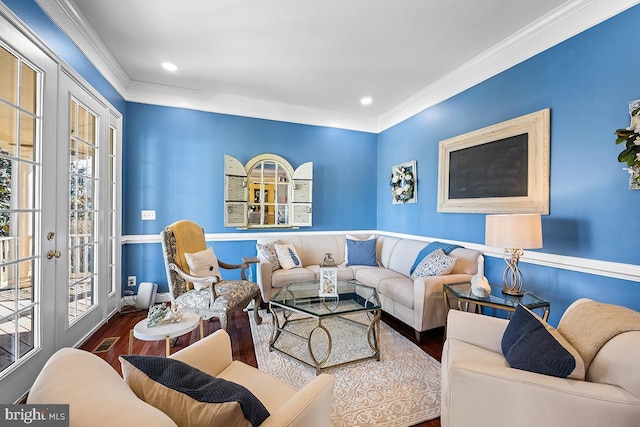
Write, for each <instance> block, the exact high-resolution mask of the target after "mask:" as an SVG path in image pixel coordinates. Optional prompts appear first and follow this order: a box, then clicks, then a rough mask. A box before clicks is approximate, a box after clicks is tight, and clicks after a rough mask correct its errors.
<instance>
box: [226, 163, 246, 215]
mask: <svg viewBox="0 0 640 427" xmlns="http://www.w3.org/2000/svg"><path fill="white" fill-rule="evenodd" d="M248 195H249V191H248V187H247V172H246V170H245V168H244V166H242V163H240V162H239V161H238V160H237V159H236V158H234V157H231V156H228V155H225V156H224V226H225V227H246V226H247V218H248V216H247V207H248V204H247V200H248Z"/></svg>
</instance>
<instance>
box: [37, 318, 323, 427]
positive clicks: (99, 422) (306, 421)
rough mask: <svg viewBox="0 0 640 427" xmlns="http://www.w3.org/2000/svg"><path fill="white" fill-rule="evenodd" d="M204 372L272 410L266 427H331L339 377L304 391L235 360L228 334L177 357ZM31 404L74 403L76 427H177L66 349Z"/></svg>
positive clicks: (102, 366)
mask: <svg viewBox="0 0 640 427" xmlns="http://www.w3.org/2000/svg"><path fill="white" fill-rule="evenodd" d="M170 357H171V358H174V359H177V360H181V361H183V362H185V363H187V364H189V365H191V366H193V367H195V368H197V369H200V370H201V371H204V372H206V373H208V374H209V375H213V376H216V377H219V378H224V379H226V380H228V381H233V382H236V383H238V384H241V385H243V386H244V387H246V388H247V389H249V391H251V392H252V393H253V394H254V395H255V396H256V397H257V398H258V399H259V400H260V401H261V402H262V404H263V405H264V406H265V407H266V408H267V410H268V411H269V413H270V416H269V417H268V418H267V419H266V420H265V421H264V423H262V424H261V425H262V426H264V427H269V426H273V427H275V426H278V427H280V426H290V427H298V426H299V427H309V426H310V427H316V426H317V427H328V426H329V418H330V416H331V406H332V402H333V387H334V378H333V376H331V375H328V374H321V375H318V376H317V377H315V378H314V379H312V380H311V381H310V382H309V383H308V384H307V385H306V386H304V387H303V388H302V389H300V390H295V389H293V388H291V387H289V386H288V385H286V384H284V383H283V382H282V381H280V380H279V379H277V378H275V377H273V376H271V375H269V374H267V373H265V372H262V371H260V370H258V369H256V368H254V367H252V366H249V365H246V364H244V363H242V362H239V361H233V360H232V357H231V340H230V339H229V334H227V332H226V331H224V330H218V331H216V332H214V333H213V334H211V335H209V336H207V337H205V338H204V339H202V340H200V341H198V342H196V343H194V344H192V345H190V346H188V347H186V348H184V349H182V350H180V351H178V352H176V353H174V354H173V355H171V356H170ZM27 403H30V404H38V403H40V404H56V403H58V404H69V411H70V414H69V422H70V426H71V427H76V426H77V427H80V426H95V427H100V426H167V427H169V426H175V425H176V424H175V423H174V422H173V420H172V419H171V418H169V417H168V416H167V415H166V414H165V413H163V412H162V411H161V410H160V409H156V408H155V407H153V406H151V405H149V404H147V403H146V402H144V401H143V400H140V399H139V398H138V397H137V396H136V395H135V394H134V392H133V391H132V390H131V389H130V388H129V386H128V385H127V384H126V383H125V381H124V380H123V379H122V377H121V376H120V375H118V373H117V372H116V370H115V369H113V368H112V367H111V366H110V365H109V364H108V363H107V362H105V361H104V360H103V359H101V358H100V357H98V356H96V355H95V354H92V353H90V352H88V351H84V350H78V349H73V348H63V349H61V350H59V351H57V352H56V353H55V354H54V355H53V356H52V357H51V358H50V359H49V361H48V362H47V363H46V364H45V366H44V368H43V369H42V371H41V372H40V374H39V375H38V377H37V378H36V381H35V382H34V384H33V386H32V387H31V391H30V392H29V397H28V399H27Z"/></svg>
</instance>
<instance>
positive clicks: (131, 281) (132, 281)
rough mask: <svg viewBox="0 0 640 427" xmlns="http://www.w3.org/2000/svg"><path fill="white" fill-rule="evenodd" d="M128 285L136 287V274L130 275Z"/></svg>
mask: <svg viewBox="0 0 640 427" xmlns="http://www.w3.org/2000/svg"><path fill="white" fill-rule="evenodd" d="M127 287H129V288H135V287H136V276H129V277H128V278H127Z"/></svg>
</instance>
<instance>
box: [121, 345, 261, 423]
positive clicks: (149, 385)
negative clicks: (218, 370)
mask: <svg viewBox="0 0 640 427" xmlns="http://www.w3.org/2000/svg"><path fill="white" fill-rule="evenodd" d="M119 359H120V366H121V367H122V376H123V377H124V380H125V382H126V383H127V385H128V386H129V387H130V388H131V390H133V392H134V393H135V394H136V396H138V398H140V399H141V400H144V401H145V402H147V403H148V404H150V405H151V406H154V407H156V408H158V409H159V410H160V411H162V412H164V413H165V414H167V415H168V416H169V417H170V418H171V419H172V420H173V421H174V422H175V423H176V424H178V425H182V426H186V425H188V426H192V427H196V426H203V427H204V426H207V427H210V426H230V425H251V426H258V425H260V424H261V423H262V422H263V421H264V420H265V419H267V417H269V411H268V410H267V409H266V408H265V407H264V405H263V404H262V402H260V400H258V398H257V397H255V396H254V395H253V393H251V392H250V391H249V390H248V389H247V388H246V387H244V386H242V385H240V384H236V383H233V382H231V381H227V380H224V379H222V378H215V377H212V376H210V375H208V374H206V373H204V372H202V371H200V370H199V369H196V368H194V367H192V366H190V365H187V364H186V363H184V362H181V361H179V360H175V359H170V358H166V357H159V356H120V358H119Z"/></svg>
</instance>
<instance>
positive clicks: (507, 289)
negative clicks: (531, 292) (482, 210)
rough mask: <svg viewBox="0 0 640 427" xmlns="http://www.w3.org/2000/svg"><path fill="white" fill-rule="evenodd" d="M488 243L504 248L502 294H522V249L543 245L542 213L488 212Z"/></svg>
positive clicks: (486, 242)
mask: <svg viewBox="0 0 640 427" xmlns="http://www.w3.org/2000/svg"><path fill="white" fill-rule="evenodd" d="M485 244H486V245H487V246H493V247H497V248H504V253H503V258H504V262H505V263H506V264H507V268H506V269H505V270H504V275H503V280H504V288H503V289H502V293H504V294H507V295H513V296H522V295H524V292H523V291H522V284H523V279H522V272H520V269H519V268H518V261H519V260H520V257H521V256H522V255H523V254H524V251H523V249H539V248H541V247H542V221H541V219H540V215H539V214H510V215H487V218H486V227H485Z"/></svg>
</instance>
